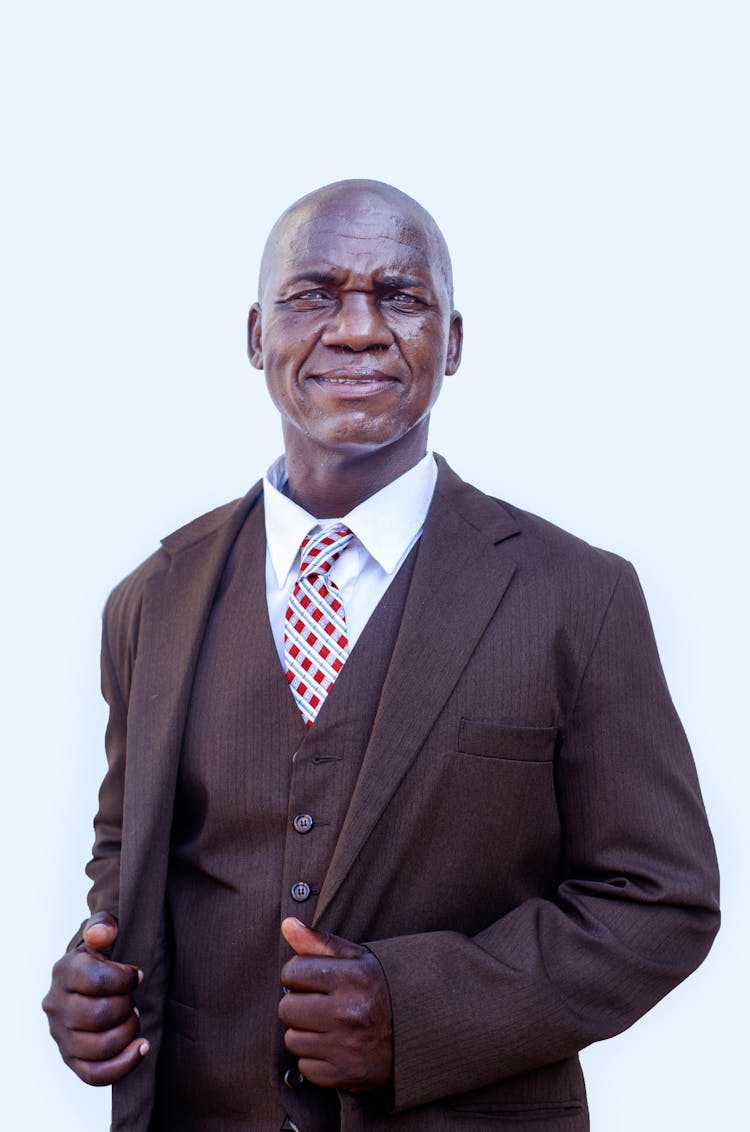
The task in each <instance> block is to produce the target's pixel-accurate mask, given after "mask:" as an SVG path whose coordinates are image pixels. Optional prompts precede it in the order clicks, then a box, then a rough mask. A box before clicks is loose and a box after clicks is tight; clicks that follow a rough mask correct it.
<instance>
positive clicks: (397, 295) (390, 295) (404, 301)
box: [383, 291, 424, 311]
mask: <svg viewBox="0 0 750 1132" xmlns="http://www.w3.org/2000/svg"><path fill="white" fill-rule="evenodd" d="M383 302H385V303H388V305H389V306H391V307H395V308H396V309H397V310H402V311H409V310H417V309H419V308H421V307H423V306H424V303H423V301H422V299H420V298H419V297H418V296H417V295H412V294H411V293H410V292H409V291H387V292H386V293H385V295H384V296H383Z"/></svg>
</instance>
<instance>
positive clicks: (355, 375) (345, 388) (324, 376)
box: [306, 370, 399, 397]
mask: <svg viewBox="0 0 750 1132" xmlns="http://www.w3.org/2000/svg"><path fill="white" fill-rule="evenodd" d="M306 380H307V381H309V382H311V383H312V384H313V385H314V386H315V387H316V388H318V389H320V390H321V391H322V392H324V393H328V394H333V395H335V396H338V397H347V396H349V397H373V396H375V395H377V394H379V393H384V392H386V391H388V390H391V389H393V388H394V386H395V385H398V384H399V380H398V378H397V377H392V376H391V375H390V374H385V373H380V372H379V371H374V370H354V371H352V370H345V371H344V372H342V371H341V370H337V371H335V372H333V373H311V374H310V375H309V376H308V377H307V378H306Z"/></svg>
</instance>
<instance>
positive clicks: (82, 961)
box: [59, 951, 142, 996]
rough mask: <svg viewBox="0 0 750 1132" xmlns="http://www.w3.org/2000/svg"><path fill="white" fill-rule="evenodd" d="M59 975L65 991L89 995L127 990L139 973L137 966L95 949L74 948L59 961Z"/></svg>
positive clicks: (125, 991) (116, 993) (113, 993)
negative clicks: (103, 954)
mask: <svg viewBox="0 0 750 1132" xmlns="http://www.w3.org/2000/svg"><path fill="white" fill-rule="evenodd" d="M59 976H60V978H61V980H62V986H63V988H64V989H65V990H66V991H69V992H74V993H78V994H90V995H105V996H106V995H119V994H130V993H132V991H134V990H135V988H136V987H137V986H138V983H139V982H140V980H141V978H142V976H141V973H140V971H139V970H138V968H137V967H131V966H129V965H128V964H126V963H114V962H113V961H112V960H111V959H105V958H103V956H101V955H100V954H99V953H98V952H87V951H78V952H75V953H74V954H70V955H69V956H67V957H66V959H65V960H62V961H60V965H59Z"/></svg>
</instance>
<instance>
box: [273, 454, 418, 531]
mask: <svg viewBox="0 0 750 1132" xmlns="http://www.w3.org/2000/svg"><path fill="white" fill-rule="evenodd" d="M425 452H426V447H425V446H422V447H421V450H413V451H410V452H408V453H407V452H402V453H392V452H389V453H388V454H387V455H386V454H385V453H383V452H380V453H369V454H367V455H361V454H360V455H358V456H353V455H351V454H350V455H345V454H342V453H340V452H323V453H318V454H317V456H316V458H315V460H309V459H301V458H300V457H299V455H298V454H295V453H294V452H293V451H290V449H289V446H287V450H286V467H287V477H288V483H287V488H286V493H287V495H288V496H289V497H290V499H293V500H294V502H295V503H298V504H299V506H300V507H303V508H304V509H305V511H308V512H309V513H310V514H311V515H314V516H315V517H316V519H332V518H340V517H341V516H343V515H347V514H348V513H349V512H350V511H353V510H354V508H355V507H357V506H358V505H359V504H360V503H363V502H364V501H365V499H369V498H370V496H371V495H375V493H376V492H378V491H380V490H381V489H382V488H384V487H386V486H387V485H388V484H389V483H392V482H393V481H394V480H395V479H398V477H399V476H402V475H403V474H404V472H408V471H409V469H410V468H413V467H414V466H415V465H416V464H418V463H419V461H420V460H421V459H422V457H423V456H424V454H425ZM384 456H385V458H384Z"/></svg>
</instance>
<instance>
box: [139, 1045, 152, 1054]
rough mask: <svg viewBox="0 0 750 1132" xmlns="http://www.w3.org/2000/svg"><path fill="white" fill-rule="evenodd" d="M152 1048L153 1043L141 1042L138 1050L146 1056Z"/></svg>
mask: <svg viewBox="0 0 750 1132" xmlns="http://www.w3.org/2000/svg"><path fill="white" fill-rule="evenodd" d="M150 1049H151V1045H150V1044H149V1042H141V1044H140V1045H139V1046H138V1052H139V1053H140V1055H141V1057H145V1056H146V1054H147V1053H148V1051H149V1050H150Z"/></svg>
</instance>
